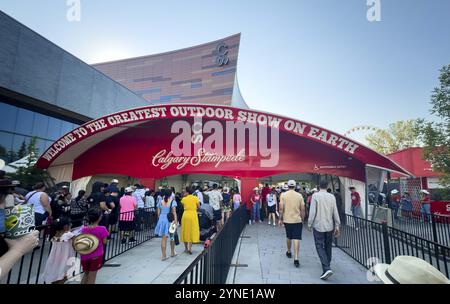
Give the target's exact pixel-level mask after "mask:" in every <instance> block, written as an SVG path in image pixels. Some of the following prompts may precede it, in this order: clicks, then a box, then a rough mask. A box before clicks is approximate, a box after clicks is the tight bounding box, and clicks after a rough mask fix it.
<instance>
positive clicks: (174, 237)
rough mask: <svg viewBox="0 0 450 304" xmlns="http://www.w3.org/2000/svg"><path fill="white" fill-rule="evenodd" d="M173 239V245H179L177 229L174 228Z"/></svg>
mask: <svg viewBox="0 0 450 304" xmlns="http://www.w3.org/2000/svg"><path fill="white" fill-rule="evenodd" d="M173 239H174V241H175V246H177V245H180V239H179V238H178V232H177V230H175V235H174V236H173Z"/></svg>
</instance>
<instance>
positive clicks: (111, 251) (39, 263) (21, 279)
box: [0, 208, 157, 284]
mask: <svg viewBox="0 0 450 304" xmlns="http://www.w3.org/2000/svg"><path fill="white" fill-rule="evenodd" d="M120 219H123V220H127V221H129V222H131V224H129V225H126V224H125V225H124V224H121V223H120V221H119V220H120ZM156 222H157V217H156V214H155V212H154V209H153V208H146V209H138V210H135V211H130V212H123V213H121V214H120V215H119V218H118V221H117V223H115V224H114V225H110V226H111V227H110V228H111V231H112V232H113V233H112V234H111V235H110V236H111V239H110V240H108V242H107V244H106V245H104V246H105V247H104V255H103V260H104V262H107V261H109V260H111V259H112V258H114V257H116V256H118V255H120V254H122V253H124V252H126V251H128V250H130V249H132V248H134V247H136V246H138V245H140V244H142V243H144V242H146V241H148V240H150V239H152V238H153V237H154V228H155V226H156ZM125 227H127V229H124V228H125ZM36 229H37V230H39V231H41V233H40V241H39V247H37V249H35V250H33V251H31V252H30V253H28V254H26V255H24V256H23V257H22V258H21V259H20V261H19V262H18V263H16V265H14V267H13V268H12V269H11V271H10V272H9V273H8V276H7V278H6V282H5V283H6V284H41V283H44V282H43V280H42V278H41V275H42V272H43V271H44V267H45V264H46V262H47V258H48V256H49V254H50V252H51V249H52V242H51V238H52V236H53V235H54V231H52V230H51V227H50V226H49V225H46V226H39V227H36ZM128 229H130V230H131V229H132V230H131V231H123V232H122V233H123V236H124V238H125V242H122V239H121V234H122V233H121V230H128ZM73 230H76V229H75V228H74V229H73ZM131 237H134V242H130V238H131ZM75 258H76V259H77V258H79V255H78V254H76V256H75ZM76 259H75V260H76ZM75 265H77V266H76V267H75V268H74V273H72V274H71V275H73V274H75V275H76V274H79V273H81V272H82V271H81V268H80V266H79V263H75ZM105 266H108V265H105ZM0 284H1V282H0Z"/></svg>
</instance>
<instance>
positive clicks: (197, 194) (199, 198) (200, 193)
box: [194, 186, 203, 206]
mask: <svg viewBox="0 0 450 304" xmlns="http://www.w3.org/2000/svg"><path fill="white" fill-rule="evenodd" d="M194 195H195V196H196V197H198V201H199V202H200V206H201V205H202V204H203V193H202V191H201V188H200V186H197V189H196V190H195V192H194Z"/></svg>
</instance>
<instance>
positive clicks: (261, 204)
mask: <svg viewBox="0 0 450 304" xmlns="http://www.w3.org/2000/svg"><path fill="white" fill-rule="evenodd" d="M0 175H1V176H0V217H3V219H4V217H5V213H4V210H5V209H7V208H14V206H24V205H26V206H32V207H33V209H32V210H34V222H35V226H36V228H37V229H36V231H33V232H31V233H28V234H27V235H25V236H24V237H22V238H17V239H8V238H5V237H3V233H4V232H5V230H6V229H5V227H4V221H2V220H1V219H0V267H1V269H2V270H3V271H2V273H0V279H1V278H2V277H1V276H5V274H6V273H8V272H9V270H10V269H11V268H12V267H13V265H14V264H15V263H16V262H17V261H18V260H19V259H20V258H21V257H22V256H23V255H24V254H26V253H27V252H29V251H31V250H33V248H36V247H37V246H38V244H39V238H42V237H44V236H45V237H48V238H49V240H50V241H51V242H52V247H51V251H50V254H49V256H48V258H47V261H46V264H45V266H44V269H43V272H42V279H43V280H44V282H46V283H54V284H58V283H64V282H65V281H66V280H67V279H68V278H67V274H68V271H69V269H70V268H71V264H70V263H68V261H69V260H70V259H73V258H74V257H75V255H76V253H78V254H79V255H80V259H81V266H82V268H83V272H84V275H83V278H82V281H81V283H83V284H92V283H95V281H96V276H97V273H98V271H99V270H100V269H101V268H102V265H103V261H104V244H107V242H108V240H109V239H111V238H113V237H114V236H113V235H114V234H116V235H117V237H118V238H119V241H120V244H122V245H125V244H129V243H135V242H136V237H135V234H136V232H139V231H142V232H143V233H147V232H150V231H153V232H154V234H155V235H156V236H158V237H160V238H161V260H162V261H165V260H167V259H169V258H171V257H175V256H177V255H178V253H177V252H176V246H177V245H178V244H179V243H180V242H183V243H184V252H185V253H186V254H188V255H191V254H193V249H192V245H193V244H195V243H199V242H200V241H205V240H207V239H208V238H209V237H211V236H212V235H213V234H214V233H215V232H218V231H220V230H221V229H222V228H223V226H224V224H225V222H226V221H227V220H228V219H229V218H230V216H231V214H232V213H233V212H234V211H236V210H237V209H238V208H239V207H240V206H245V208H246V210H247V214H248V224H249V225H252V224H257V223H262V222H263V221H264V220H265V219H267V224H268V225H270V226H274V227H276V226H281V227H284V229H285V233H286V247H287V250H286V257H287V258H292V257H293V260H294V266H295V267H299V266H300V258H299V252H300V240H301V239H302V232H303V224H304V223H305V225H306V229H307V230H309V231H312V232H313V237H314V242H315V247H316V250H317V254H318V257H319V259H320V262H321V265H322V268H323V269H322V270H323V272H322V274H321V276H320V278H321V279H323V280H326V279H328V278H329V277H330V276H331V275H332V274H333V271H332V270H331V267H330V265H331V257H332V240H333V237H336V236H338V235H339V233H340V228H339V227H340V224H341V222H344V221H345V213H344V210H343V205H342V204H343V202H342V196H341V193H340V190H339V189H336V190H335V191H334V192H333V191H332V190H331V189H330V188H329V187H328V186H329V185H328V182H326V181H321V182H320V183H319V185H318V186H317V188H313V189H308V188H307V187H305V186H303V187H302V185H300V184H299V183H297V182H295V181H294V180H289V181H288V182H287V183H285V184H283V185H282V186H276V187H270V186H269V184H265V185H264V186H263V187H261V188H260V187H255V188H254V189H253V195H252V196H251V198H250V199H249V200H245V201H244V200H243V199H242V197H241V195H240V193H239V190H238V188H229V187H227V185H223V186H222V185H220V184H218V183H212V184H211V185H205V186H203V187H202V186H200V185H198V184H193V185H191V186H189V187H186V188H185V189H183V191H182V192H176V191H175V189H174V188H173V187H159V188H158V189H156V190H155V189H149V188H146V187H145V186H143V185H140V184H135V185H128V186H126V187H122V188H120V187H119V181H118V180H117V179H113V180H111V182H110V183H109V184H105V183H103V182H100V181H97V182H94V183H93V185H92V188H91V191H90V193H89V194H88V193H87V191H85V190H80V191H78V193H77V194H76V196H75V197H72V195H71V193H70V191H69V188H68V187H67V186H62V187H60V188H59V189H58V190H57V191H56V192H55V193H53V194H48V193H47V192H46V190H47V189H46V186H45V184H44V183H41V182H39V183H37V184H36V185H34V187H33V190H32V191H29V192H27V191H26V190H24V189H22V188H21V187H20V183H18V182H13V181H10V180H8V179H6V178H5V177H4V173H2V172H0ZM349 191H350V197H351V211H352V213H353V215H354V216H357V217H360V216H361V197H360V195H359V193H358V192H357V191H356V189H355V187H350V188H349ZM422 193H423V195H422V201H421V202H422V212H423V213H424V214H429V210H428V211H427V210H426V205H427V202H428V204H429V199H428V201H427V193H426V190H423V192H422ZM390 194H391V195H390V202H391V205H390V207H391V208H393V210H394V215H395V217H397V216H398V213H397V211H398V208H400V206H405V207H401V208H400V209H402V212H403V211H405V210H412V203H411V198H410V196H409V194H408V193H403V194H402V195H401V196H400V194H399V193H398V191H392V192H391V193H390ZM395 206H399V207H398V208H397V210H396V207H395ZM49 227H50V228H49ZM74 227H80V228H78V229H74ZM356 229H358V227H356ZM42 231H45V232H46V233H45V234H44V233H42ZM178 233H179V235H178ZM167 241H169V246H170V255H169V256H168V255H167Z"/></svg>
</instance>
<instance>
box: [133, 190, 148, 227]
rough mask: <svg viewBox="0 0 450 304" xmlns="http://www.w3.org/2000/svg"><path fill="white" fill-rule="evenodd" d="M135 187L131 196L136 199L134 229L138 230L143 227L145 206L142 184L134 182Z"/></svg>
mask: <svg viewBox="0 0 450 304" xmlns="http://www.w3.org/2000/svg"><path fill="white" fill-rule="evenodd" d="M134 186H135V187H136V190H135V191H134V192H133V196H134V198H135V199H136V202H137V207H138V211H137V219H136V223H137V227H136V230H137V231H140V230H142V228H143V221H144V208H145V189H144V187H143V186H142V185H139V184H136V185H134Z"/></svg>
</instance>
